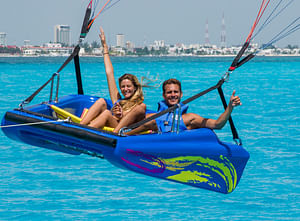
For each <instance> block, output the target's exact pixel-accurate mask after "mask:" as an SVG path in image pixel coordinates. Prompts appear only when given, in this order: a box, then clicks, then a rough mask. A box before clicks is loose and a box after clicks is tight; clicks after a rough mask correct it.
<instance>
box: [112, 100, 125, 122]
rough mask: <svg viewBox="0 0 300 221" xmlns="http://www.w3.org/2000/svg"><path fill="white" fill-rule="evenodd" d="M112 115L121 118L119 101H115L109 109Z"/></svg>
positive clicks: (121, 111) (121, 112)
mask: <svg viewBox="0 0 300 221" xmlns="http://www.w3.org/2000/svg"><path fill="white" fill-rule="evenodd" d="M111 112H112V115H114V116H115V117H116V118H118V119H121V118H122V117H123V110H122V107H121V105H120V104H119V103H116V104H115V105H114V106H113V107H112V109H111Z"/></svg>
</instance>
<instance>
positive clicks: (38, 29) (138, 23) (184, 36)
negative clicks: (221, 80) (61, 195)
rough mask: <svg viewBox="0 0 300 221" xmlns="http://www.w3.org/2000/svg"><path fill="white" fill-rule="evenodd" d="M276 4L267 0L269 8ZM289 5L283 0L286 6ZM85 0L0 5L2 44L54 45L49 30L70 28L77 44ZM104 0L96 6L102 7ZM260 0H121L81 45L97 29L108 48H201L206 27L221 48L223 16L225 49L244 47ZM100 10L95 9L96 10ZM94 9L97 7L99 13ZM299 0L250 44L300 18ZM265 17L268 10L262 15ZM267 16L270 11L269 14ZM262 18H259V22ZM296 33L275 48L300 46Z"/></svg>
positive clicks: (15, 0) (13, 0)
mask: <svg viewBox="0 0 300 221" xmlns="http://www.w3.org/2000/svg"><path fill="white" fill-rule="evenodd" d="M278 1H279V0H271V3H270V6H269V8H270V9H272V8H274V7H275V4H276V3H277V2H278ZM289 1H290V0H284V1H283V2H285V3H287V2H289ZM88 2H89V0H1V8H0V10H1V11H0V32H5V33H6V34H7V44H9V45H19V46H20V45H23V43H24V40H30V43H31V44H32V45H41V44H43V43H46V42H50V41H52V42H53V40H54V26H55V25H57V24H64V25H69V26H70V27H71V42H72V43H76V42H77V40H78V36H79V32H80V30H81V25H82V20H83V16H84V13H85V9H86V6H87V4H88ZM103 2H105V1H104V0H102V1H100V4H103ZM261 2H262V0H120V1H119V2H118V3H117V4H116V5H115V6H113V7H112V8H110V9H109V10H107V11H105V12H104V13H103V14H101V15H100V16H99V17H98V18H97V20H96V21H95V23H94V25H93V27H92V29H91V31H90V33H89V35H88V37H87V39H86V41H87V42H90V43H91V42H93V41H95V40H96V41H98V42H100V41H99V37H98V34H99V27H100V26H102V27H103V29H104V31H105V33H106V36H107V40H108V43H109V44H112V45H115V44H116V37H115V36H116V34H124V35H125V41H131V42H133V43H134V44H135V45H136V46H144V45H149V44H152V43H153V41H154V40H164V41H165V43H166V44H176V43H185V44H196V43H199V44H204V43H205V32H206V22H207V21H208V33H209V41H210V43H211V44H216V45H220V39H221V32H222V15H223V14H224V18H225V31H226V45H227V46H231V45H240V44H242V43H244V41H245V39H246V37H247V35H248V33H249V31H250V29H251V26H252V24H253V22H254V20H255V18H256V15H257V13H258V10H259V7H260V4H261ZM99 7H100V6H99ZM99 7H98V8H99ZM299 8H300V0H294V1H293V3H292V5H291V6H290V7H288V8H287V9H286V10H285V11H284V12H283V13H282V14H281V15H280V16H279V17H277V18H276V20H274V21H273V22H272V23H271V24H270V25H269V26H268V27H266V28H265V29H264V30H263V31H262V32H261V33H260V34H259V35H257V36H256V37H255V39H254V40H253V42H255V43H259V44H263V43H267V42H268V41H269V40H270V39H271V38H272V37H274V36H275V35H276V34H277V33H279V32H280V31H281V30H282V29H283V28H284V27H286V26H287V25H288V24H290V22H291V21H293V20H294V19H296V18H297V17H299ZM266 13H268V11H266ZM269 13H270V12H269ZM262 19H263V18H262ZM299 36H300V31H297V32H295V33H293V34H292V35H291V36H289V37H287V38H285V39H283V40H281V41H280V42H279V43H276V45H277V46H280V47H284V46H287V45H288V44H291V45H299V46H300V38H299Z"/></svg>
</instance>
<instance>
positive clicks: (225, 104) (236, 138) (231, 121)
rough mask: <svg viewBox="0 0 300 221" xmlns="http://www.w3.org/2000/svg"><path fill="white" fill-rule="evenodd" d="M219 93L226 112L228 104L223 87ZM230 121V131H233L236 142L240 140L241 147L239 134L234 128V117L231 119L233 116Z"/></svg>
mask: <svg viewBox="0 0 300 221" xmlns="http://www.w3.org/2000/svg"><path fill="white" fill-rule="evenodd" d="M218 92H219V95H220V98H221V101H222V103H223V107H224V109H225V110H226V108H227V103H226V99H225V96H224V93H223V90H222V87H219V88H218ZM228 121H229V124H230V129H231V132H232V136H233V139H234V140H239V141H240V145H241V140H240V138H239V135H238V132H237V130H236V128H235V126H234V123H233V120H232V117H231V116H230V117H229V119H228Z"/></svg>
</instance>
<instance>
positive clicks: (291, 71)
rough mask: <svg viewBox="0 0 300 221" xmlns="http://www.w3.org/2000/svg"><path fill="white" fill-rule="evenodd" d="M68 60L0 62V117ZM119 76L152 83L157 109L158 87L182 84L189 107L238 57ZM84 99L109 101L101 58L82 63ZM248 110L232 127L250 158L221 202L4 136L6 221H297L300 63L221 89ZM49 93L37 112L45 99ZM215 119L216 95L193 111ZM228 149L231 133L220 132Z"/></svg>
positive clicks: (134, 62) (157, 61)
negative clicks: (167, 83)
mask: <svg viewBox="0 0 300 221" xmlns="http://www.w3.org/2000/svg"><path fill="white" fill-rule="evenodd" d="M64 59H65V58H0V94H1V97H0V101H1V105H0V117H1V118H2V117H3V116H4V114H5V112H6V111H7V110H10V109H13V108H16V107H18V104H19V103H21V102H22V101H23V100H24V99H26V98H27V97H28V96H30V95H31V94H32V93H33V92H34V91H35V90H36V89H37V88H39V87H40V86H41V85H42V84H43V83H44V82H46V80H48V79H49V78H50V76H51V74H52V73H54V72H56V70H57V69H58V68H59V67H60V65H61V64H62V63H63V61H64ZM112 61H113V65H114V68H115V73H116V77H119V76H121V75H122V74H123V73H132V74H136V75H137V76H138V77H139V78H142V77H147V78H149V79H150V81H149V82H151V84H152V85H153V86H154V87H153V88H145V89H144V93H145V103H146V104H147V107H148V108H150V109H156V104H157V101H159V100H161V94H162V92H161V86H160V83H161V81H163V80H165V79H167V78H170V77H175V78H178V79H179V80H181V81H182V84H183V91H184V99H185V98H188V97H189V96H192V95H194V94H195V93H197V92H199V91H201V90H204V89H206V88H208V87H210V86H212V85H214V84H216V83H217V81H218V80H219V79H220V78H221V76H222V75H223V74H224V73H225V71H226V70H227V68H228V67H229V66H230V64H231V61H232V58H221V57H220V58H198V57H197V58H196V57H176V58H113V59H112ZM81 62H82V63H81V71H82V75H83V87H84V92H85V93H86V94H91V95H97V96H104V97H107V96H108V89H107V85H106V78H105V73H104V67H103V58H82V59H81ZM73 73H74V65H73V64H72V63H71V64H70V65H68V66H67V67H66V68H65V69H64V70H63V71H62V72H61V83H60V90H59V95H60V96H63V95H67V94H70V93H76V83H75V75H74V74H73ZM223 89H224V93H225V95H226V98H227V100H228V99H229V97H230V95H231V93H232V91H233V90H236V94H237V95H239V96H240V98H241V100H242V106H240V107H237V108H235V110H234V111H233V114H232V116H233V119H234V121H235V125H236V127H237V129H238V132H239V135H240V137H241V139H242V140H243V146H244V147H245V148H246V149H247V150H248V151H249V153H250V159H249V162H248V164H247V166H246V168H245V171H244V174H243V176H242V178H241V180H240V183H239V185H238V186H237V188H236V189H235V190H234V192H232V193H231V194H227V195H224V194H220V193H215V192H211V191H207V190H202V189H197V188H194V187H190V186H186V185H182V184H177V183H172V182H168V181H164V180H159V179H156V178H152V177H147V176H144V175H141V174H136V173H133V172H130V171H125V170H122V169H119V168H116V167H114V166H113V165H111V164H110V163H108V162H107V161H105V160H101V159H98V158H93V157H90V156H85V155H80V156H71V155H67V154H63V153H59V152H55V151H51V150H46V149H42V148H38V147H34V146H29V145H26V144H23V143H18V142H15V141H13V140H10V139H8V138H7V137H6V136H5V135H4V134H3V133H2V131H1V132H0V137H1V139H0V150H1V154H0V171H1V173H0V220H300V171H299V168H300V156H299V152H300V117H299V113H300V57H258V58H255V59H253V61H251V62H249V63H247V64H245V65H244V66H242V67H240V68H239V69H237V70H236V71H234V72H233V73H232V75H231V76H230V80H229V82H227V83H225V84H224V86H223ZM48 96H49V88H46V89H44V90H43V91H42V92H41V93H40V94H39V95H38V97H37V98H35V99H34V100H33V103H38V102H40V101H43V100H47V99H48ZM190 111H191V112H195V113H198V114H200V115H201V116H205V117H210V118H217V117H218V116H219V114H220V113H222V111H223V109H222V105H221V102H220V100H219V98H218V95H217V92H211V93H209V94H207V95H205V96H203V97H201V98H199V99H198V100H196V101H193V102H192V103H191V104H190ZM216 132H217V134H218V136H219V138H220V139H222V140H225V141H229V142H232V138H231V137H232V136H231V133H230V129H229V126H228V125H226V126H225V128H223V129H222V130H220V131H216Z"/></svg>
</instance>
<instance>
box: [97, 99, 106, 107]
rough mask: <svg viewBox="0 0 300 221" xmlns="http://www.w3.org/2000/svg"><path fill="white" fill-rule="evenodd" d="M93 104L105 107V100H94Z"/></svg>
mask: <svg viewBox="0 0 300 221" xmlns="http://www.w3.org/2000/svg"><path fill="white" fill-rule="evenodd" d="M95 104H96V105H97V106H99V107H101V108H103V109H106V107H107V104H106V101H105V100H104V99H103V98H99V99H98V100H96V102H95Z"/></svg>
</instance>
